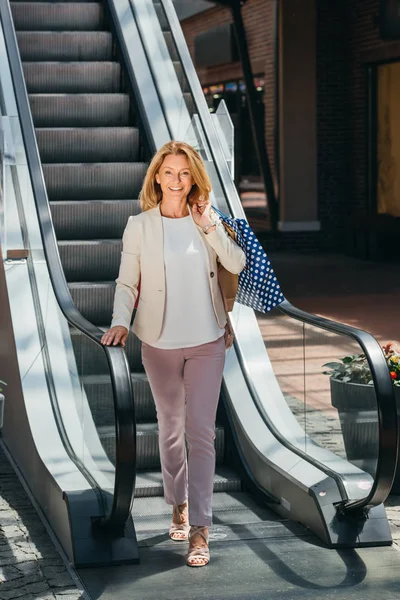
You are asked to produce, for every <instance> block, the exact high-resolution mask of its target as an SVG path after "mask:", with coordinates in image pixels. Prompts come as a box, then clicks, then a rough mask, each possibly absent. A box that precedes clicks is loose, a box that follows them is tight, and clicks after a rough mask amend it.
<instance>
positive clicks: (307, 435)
mask: <svg viewBox="0 0 400 600" xmlns="http://www.w3.org/2000/svg"><path fill="white" fill-rule="evenodd" d="M258 324H259V327H260V332H261V335H262V337H263V340H264V343H265V347H266V350H267V355H268V359H269V361H270V363H271V367H272V371H273V376H274V377H275V379H276V381H277V383H278V385H279V388H280V390H281V396H279V395H277V394H276V393H275V396H274V407H273V408H272V407H271V406H269V405H268V402H269V400H268V398H266V399H265V407H266V410H267V412H268V411H269V414H270V415H272V414H273V419H274V425H275V426H276V427H277V429H278V430H279V433H280V434H281V435H283V436H284V437H285V438H286V439H287V440H288V441H289V442H290V443H291V444H293V445H295V446H296V447H297V448H299V449H300V450H302V451H304V452H305V453H306V454H308V455H309V456H310V457H312V458H313V459H314V460H316V461H317V462H318V463H319V464H321V465H324V466H325V467H328V468H330V469H333V470H334V471H335V472H337V473H338V474H340V475H341V476H342V478H343V480H344V483H345V486H346V488H347V493H348V495H349V497H350V498H352V499H357V498H361V497H364V496H366V495H367V494H368V492H369V491H370V489H371V486H372V483H373V480H374V478H375V473H376V466H377V459H378V445H379V426H378V411H377V401H376V393H375V389H374V386H373V385H372V383H371V374H370V370H369V367H368V365H367V363H366V361H365V357H364V355H363V354H362V349H361V348H360V347H359V345H358V344H357V342H355V341H353V340H351V339H350V338H348V337H347V336H343V335H339V334H336V333H331V332H328V331H325V330H324V329H320V328H318V327H315V326H311V325H308V324H306V323H303V322H301V321H297V320H295V319H292V318H291V317H289V316H286V315H283V314H281V313H279V312H278V311H273V312H271V313H269V314H267V315H264V314H263V315H261V314H259V313H258ZM342 359H344V362H343V360H342ZM351 361H352V362H351ZM265 368H269V367H268V365H265ZM278 405H279V406H278ZM277 409H279V410H277Z"/></svg>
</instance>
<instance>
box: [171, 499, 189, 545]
mask: <svg viewBox="0 0 400 600" xmlns="http://www.w3.org/2000/svg"><path fill="white" fill-rule="evenodd" d="M185 508H187V505H186V506H185ZM172 510H173V512H172V523H171V527H170V528H169V537H170V538H171V540H173V541H174V542H187V540H188V536H189V530H190V525H189V523H175V521H182V513H181V512H180V511H179V506H178V505H177V504H174V507H173V509H172Z"/></svg>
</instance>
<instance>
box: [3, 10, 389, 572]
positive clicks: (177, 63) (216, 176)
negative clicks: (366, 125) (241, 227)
mask: <svg viewBox="0 0 400 600" xmlns="http://www.w3.org/2000/svg"><path fill="white" fill-rule="evenodd" d="M10 9H11V12H10ZM0 15H1V24H2V36H3V37H2V53H1V60H2V63H1V66H2V69H1V86H2V98H1V102H2V103H1V114H2V130H3V131H4V134H5V140H6V152H5V153H4V157H3V163H4V167H3V168H4V169H5V170H4V173H5V175H4V177H3V186H2V187H3V197H4V202H6V203H7V204H6V208H7V210H6V211H5V213H4V214H5V217H4V223H3V230H4V231H6V233H7V232H8V233H9V235H8V236H4V239H3V241H2V251H3V258H4V260H5V263H4V264H5V280H6V282H7V291H8V299H9V303H10V318H11V319H12V323H13V332H14V338H15V340H14V343H15V364H17V363H18V368H19V373H20V379H21V384H20V385H21V393H20V394H19V395H18V393H17V392H16V399H15V402H14V401H13V402H12V403H8V407H7V411H6V425H5V428H4V442H5V444H6V447H7V448H8V451H9V453H10V455H11V457H12V458H13V460H14V461H15V464H16V466H17V467H18V469H19V470H20V472H21V476H22V477H23V478H24V479H25V480H26V482H27V484H28V487H29V488H30V489H31V491H32V493H33V495H34V496H35V498H36V499H37V501H38V503H39V505H40V506H41V507H42V510H43V515H44V517H45V518H46V519H47V521H48V522H49V523H50V524H51V527H52V529H53V530H54V531H55V533H56V535H57V537H58V539H59V540H60V542H61V544H62V546H63V548H64V551H65V552H66V554H67V555H68V557H69V559H70V560H71V561H72V562H74V564H75V565H77V566H78V567H87V566H98V565H112V564H121V563H123V562H137V561H138V558H139V555H138V545H139V547H141V549H142V551H143V549H144V548H151V547H152V546H156V545H157V543H158V542H159V539H160V537H161V538H162V536H163V535H164V533H165V530H166V529H167V528H168V524H169V520H170V507H167V506H166V505H165V503H164V501H163V498H162V493H163V490H162V481H161V472H160V463H159V453H158V437H157V436H158V433H157V424H156V414H155V407H154V402H153V399H152V396H151V392H150V388H149V385H148V382H147V378H146V376H145V374H144V371H143V367H142V365H141V355H140V353H141V349H140V342H139V340H138V339H137V338H136V337H135V336H134V335H133V334H130V336H129V339H128V343H127V346H126V354H125V353H124V351H123V350H122V349H121V348H104V347H102V346H101V344H100V342H99V340H100V337H101V334H102V331H104V329H105V328H107V327H108V326H109V322H110V320H111V313H112V302H113V294H114V280H115V278H116V277H117V274H118V268H119V261H120V252H121V237H122V232H123V230H124V227H125V225H126V222H127V219H128V217H129V216H130V215H134V214H138V212H139V211H140V206H139V201H138V194H139V191H140V188H141V184H142V180H143V177H144V174H145V171H146V166H147V164H148V161H149V160H150V158H151V156H152V154H153V153H154V151H155V150H156V149H157V148H158V147H160V146H161V145H162V144H164V143H165V142H167V141H168V140H169V139H171V138H174V139H182V140H184V141H187V142H189V143H191V144H193V145H194V146H195V147H196V148H197V149H198V150H199V152H200V153H201V154H202V157H203V159H204V161H205V164H206V166H207V169H208V172H209V175H210V178H211V181H212V184H213V197H212V202H213V203H214V204H216V205H217V206H218V208H220V209H221V210H222V211H224V212H226V213H228V214H231V215H233V216H236V217H242V218H243V216H244V214H243V210H242V207H241V204H240V200H239V198H238V195H237V192H236V189H235V187H234V184H233V180H232V172H233V165H232V162H233V158H232V157H233V149H232V144H231V138H230V133H231V129H230V123H229V115H228V114H227V113H226V112H224V107H223V106H222V107H221V109H220V110H219V111H217V115H210V114H209V112H208V109H207V105H206V102H205V99H204V97H203V95H202V91H201V86H200V83H199V81H198V79H197V76H196V74H195V71H194V68H193V64H192V62H191V59H190V55H189V52H188V49H187V46H186V44H185V41H184V38H183V34H182V31H181V29H180V25H179V22H178V20H177V18H176V14H175V12H174V9H173V5H172V2H170V1H169V0H162V1H161V2H154V3H152V2H149V1H148V0H131V1H129V0H108V1H105V2H97V1H92V2H87V1H85V0H82V1H80V2H72V1H71V2H51V1H47V2H36V1H34V0H29V1H22V0H14V1H11V2H10V6H9V5H8V2H5V3H3V4H2V5H1V8H0ZM13 26H14V27H15V31H16V35H14V31H13ZM17 45H18V49H17ZM18 51H19V55H20V59H19V56H18ZM7 77H8V79H7ZM25 86H26V88H25ZM17 274H18V277H17ZM21 291H23V292H24V293H26V297H28V296H29V297H31V307H30V308H29V306H30V305H29V302H28V301H25V304H23V303H22V302H23V301H22V299H21V297H20V292H21ZM28 305H29V306H28ZM24 311H26V313H27V315H28V313H29V315H30V316H31V315H33V316H32V319H33V320H32V323H33V324H34V328H33V326H32V325H31V327H32V331H29V332H27V331H26V328H27V324H26V322H25V321H24V318H22V316H21V315H22V314H23V312H24ZM29 311H30V312H29ZM263 319H264V320H262V321H261V320H259V322H257V320H256V316H255V314H254V312H253V311H252V310H251V309H250V308H247V307H244V306H240V305H236V306H235V309H234V311H233V313H232V321H233V325H234V328H235V331H236V342H235V346H234V348H232V349H231V350H230V351H229V352H228V353H227V362H226V368H225V373H224V383H223V389H222V394H221V402H220V406H219V410H218V415H217V426H216V439H215V444H216V454H217V467H216V475H215V482H214V499H213V505H214V521H215V523H216V525H217V526H216V528H215V530H216V533H215V535H216V536H217V537H216V539H218V531H219V528H218V527H221V529H220V535H221V536H226V527H228V526H229V527H230V531H231V533H232V531H233V532H236V538H235V539H239V540H240V539H242V538H246V536H249V535H250V536H251V535H253V536H254V535H255V536H257V535H258V533H257V532H259V531H261V530H262V528H263V524H265V523H266V522H267V521H268V519H270V515H271V514H272V513H271V512H270V509H273V510H274V511H275V512H276V513H277V514H278V515H280V517H279V521H278V522H279V524H280V526H282V523H283V522H288V523H289V524H290V523H291V525H289V527H292V528H294V530H295V531H296V532H298V533H299V534H300V535H306V533H305V532H306V531H307V530H306V529H305V528H303V527H302V526H297V525H295V523H294V522H295V521H299V522H301V523H303V524H304V526H305V527H307V528H308V529H309V530H311V531H312V532H313V533H315V534H316V535H317V536H319V538H320V539H321V540H322V541H323V542H324V543H325V544H327V545H328V546H329V547H332V548H334V547H358V546H369V545H387V544H390V543H391V535H390V531H389V527H388V523H387V519H386V515H385V511H384V508H383V505H382V502H383V501H384V500H385V498H386V496H387V495H388V493H389V491H390V487H391V484H392V480H393V476H394V472H395V467H396V460H397V416H396V407H395V401H394V397H393V389H392V384H391V380H390V377H389V374H388V371H387V367H386V363H385V361H384V358H383V356H382V353H381V351H380V348H379V345H378V343H377V342H376V341H375V340H374V339H373V338H372V337H371V336H369V335H368V334H366V333H364V332H360V331H358V330H356V329H353V328H350V327H346V326H343V325H340V324H338V323H333V322H329V321H327V320H325V319H322V318H319V317H315V316H314V315H308V314H306V313H304V312H302V311H299V310H297V309H296V308H294V307H293V306H291V305H290V303H289V302H285V303H284V304H283V305H282V306H281V307H280V309H279V312H278V311H275V312H272V313H271V314H269V315H268V316H266V317H265V318H264V317H263ZM260 324H261V326H262V327H263V328H265V331H266V340H267V341H266V345H264V342H263V339H262V337H261V334H260ZM36 329H37V330H38V331H39V339H38V340H37V342H35V341H34V330H36ZM27 333H29V336H28V335H27ZM34 343H37V347H38V348H39V351H38V352H37V354H36V355H35V356H36V358H35V360H34V361H33V363H32V364H33V365H35V367H37V372H36V373H35V379H32V381H31V380H30V374H33V370H32V368H31V367H30V366H29V365H31V363H30V362H29V357H26V356H25V355H26V354H27V353H26V352H25V353H24V351H25V350H26V348H29V349H30V348H31V346H32V348H33V345H34ZM316 349H319V353H318V356H319V355H321V356H323V357H324V358H323V360H322V358H321V365H317V363H316V359H315V356H314V354H313V353H314V352H315V351H316ZM321 349H322V350H323V352H321ZM361 350H362V351H364V352H365V354H366V355H367V358H368V362H369V365H370V369H371V378H372V379H373V382H374V386H373V387H372V390H373V392H374V394H373V406H372V408H371V407H370V406H368V407H366V406H363V405H362V406H361V409H360V410H358V411H357V416H356V418H355V420H354V419H353V421H354V422H355V424H356V425H357V422H358V421H360V419H361V420H362V419H364V421H368V422H369V423H370V429H369V439H368V441H369V447H370V448H371V451H370V454H368V456H367V455H366V453H365V452H364V453H362V455H361V456H360V455H357V456H352V455H351V453H350V451H349V449H348V447H345V446H344V442H343V437H342V436H344V433H343V432H344V431H345V426H346V422H349V421H351V417H352V415H348V414H344V415H343V422H342V423H341V425H342V428H341V426H340V425H338V424H339V420H338V416H337V413H336V412H335V410H334V409H332V406H328V405H327V399H329V398H330V391H329V389H328V388H329V380H328V378H326V377H325V378H324V376H322V379H321V378H320V374H321V372H320V371H321V369H319V367H320V366H322V362H328V360H332V359H333V358H334V357H337V356H340V353H342V354H353V353H356V352H357V351H361ZM288 353H290V360H291V361H292V366H293V364H294V365H295V366H294V369H293V368H291V369H290V371H289V372H287V371H285V362H286V358H287V355H288ZM32 354H34V349H32ZM38 356H39V357H40V361H38V359H37V357H38ZM317 360H318V359H317ZM24 361H26V362H25V363H24ZM22 365H24V366H22ZM14 369H15V365H14ZM318 369H319V371H318ZM293 371H295V372H293ZM0 375H1V374H0ZM0 378H2V377H0ZM39 379H40V380H41V381H42V384H41V385H42V386H43V389H42V392H41V393H43V398H44V397H45V398H46V399H47V400H46V401H44V400H43V402H42V403H41V404H40V405H39V404H38V390H37V387H38V384H37V381H38V380H39ZM293 382H294V383H293ZM362 402H363V401H362ZM39 406H40V409H39ZM321 407H322V408H321ZM343 412H346V411H343ZM361 413H362V415H361ZM366 413H368V414H366ZM21 415H23V416H21ZM360 415H361V417H360ZM346 419H347V421H346ZM357 419H358V421H357ZM21 423H22V424H23V426H22V427H21ZM22 435H23V436H24V438H22V437H21V436H22ZM47 436H48V439H46V438H47ZM22 439H24V440H25V445H24V444H21V440H22ZM132 499H133V503H132ZM288 520H291V521H288ZM282 527H283V526H282ZM297 527H298V528H297ZM224 528H225V529H224ZM235 528H236V529H235ZM296 528H297V529H296ZM228 537H229V536H228ZM221 539H222V538H221ZM230 539H232V538H230Z"/></svg>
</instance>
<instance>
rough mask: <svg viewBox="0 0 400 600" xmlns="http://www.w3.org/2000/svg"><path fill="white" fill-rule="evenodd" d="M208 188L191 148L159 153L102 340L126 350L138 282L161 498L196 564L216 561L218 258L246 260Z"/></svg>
mask: <svg viewBox="0 0 400 600" xmlns="http://www.w3.org/2000/svg"><path fill="white" fill-rule="evenodd" d="M210 191H211V184H210V180H209V178H208V175H207V173H206V170H205V167H204V164H203V161H202V160H201V157H200V155H199V154H198V153H197V152H196V151H195V150H194V149H193V148H192V147H191V146H189V145H188V144H185V143H183V142H174V141H173V142H169V143H168V144H166V145H165V146H163V147H162V148H161V149H160V150H159V151H158V152H157V153H156V155H155V156H154V158H153V160H152V161H151V163H150V166H149V168H148V171H147V174H146V177H145V179H144V183H143V188H142V191H141V194H140V202H141V208H142V212H141V214H139V215H137V216H134V217H130V218H129V221H128V224H127V227H126V229H125V232H124V235H123V250H122V259H121V266H120V271H119V276H118V279H117V280H116V281H117V286H116V291H115V299H114V312H113V320H112V325H111V328H110V329H109V330H108V331H106V332H105V334H104V336H103V338H102V343H103V344H106V345H117V344H122V345H123V346H125V343H126V339H127V337H128V332H129V326H130V321H131V315H132V311H133V308H134V306H135V302H136V300H137V297H138V285H139V281H140V293H139V303H138V308H137V312H136V316H135V320H134V324H133V331H134V332H135V333H136V335H137V336H138V337H139V339H140V340H141V342H142V361H143V365H144V368H145V371H146V374H147V377H148V380H149V384H150V387H151V391H152V394H153V397H154V401H155V405H156V410H157V420H158V429H159V447H160V459H161V469H162V476H163V484H164V497H165V500H166V502H167V503H168V504H172V505H173V515H172V524H171V528H170V532H169V533H170V537H171V538H172V539H173V540H175V541H183V540H189V553H188V557H187V564H188V565H189V566H193V567H201V566H204V565H206V564H208V562H209V560H210V555H209V550H208V527H209V526H210V525H211V522H212V515H211V500H212V492H213V479H214V470H215V448H214V439H215V416H216V411H217V404H218V398H219V393H220V387H221V381H222V372H223V368H224V362H225V340H224V333H225V329H224V328H225V324H226V314H225V309H224V302H223V299H222V296H221V292H220V289H219V286H218V276H217V272H218V269H217V258H218V260H219V261H220V262H221V263H222V265H223V266H224V267H225V268H226V269H227V270H228V271H231V272H232V273H239V272H240V271H241V270H242V269H243V268H244V266H245V262H246V259H245V255H244V253H243V251H242V250H241V248H239V246H238V245H237V244H236V243H235V242H234V241H233V240H232V239H231V238H230V237H229V236H228V235H227V233H226V231H225V229H224V227H223V225H222V223H221V222H220V220H219V218H218V216H217V215H216V213H215V212H214V211H212V209H211V205H210V202H209V194H210ZM185 434H186V442H187V446H188V459H187V458H186V446H185Z"/></svg>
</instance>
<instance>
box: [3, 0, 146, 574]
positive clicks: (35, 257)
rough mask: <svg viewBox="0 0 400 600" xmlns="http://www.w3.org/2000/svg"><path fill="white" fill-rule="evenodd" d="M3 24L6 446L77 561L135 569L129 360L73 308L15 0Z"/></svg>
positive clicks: (6, 4) (133, 433) (133, 440)
mask: <svg viewBox="0 0 400 600" xmlns="http://www.w3.org/2000/svg"><path fill="white" fill-rule="evenodd" d="M20 8H22V9H23V8H24V7H23V6H21V7H20ZM0 18H1V27H2V31H1V64H2V74H1V82H0V83H1V87H2V94H1V100H2V106H1V113H2V129H3V131H4V134H5V142H6V152H5V160H4V173H5V175H4V186H3V198H4V202H6V203H7V204H6V206H5V211H4V215H5V217H4V236H3V239H2V251H3V257H4V259H5V265H4V266H5V276H6V281H7V288H8V296H9V300H10V307H11V316H12V320H13V331H14V339H15V345H16V352H17V357H18V364H19V372H20V379H21V385H22V391H23V395H22V394H21V396H20V397H18V395H16V397H15V398H13V402H12V403H11V402H10V403H8V405H7V407H6V419H5V427H4V432H3V433H4V440H5V443H6V445H7V447H8V449H9V451H10V453H11V455H12V457H13V459H14V461H15V463H16V465H17V467H18V468H19V470H20V472H21V474H22V476H23V477H24V479H25V481H26V483H27V485H28V487H29V488H30V490H31V492H32V493H33V495H34V496H35V497H36V499H37V501H38V503H39V505H40V506H41V508H42V511H43V513H44V515H45V518H47V520H48V521H49V522H50V523H51V526H52V529H53V530H54V532H55V533H56V535H57V537H58V539H59V541H60V543H61V545H62V547H63V548H64V550H65V552H66V554H67V555H68V557H69V559H70V560H71V561H73V562H74V563H75V564H78V565H93V564H110V563H113V562H118V563H120V562H124V561H128V562H135V561H137V560H138V551H137V544H136V538H135V533H134V528H133V525H132V522H131V519H130V508H131V503H132V497H133V490H134V486H135V474H136V425H135V414H134V401H133V400H134V399H133V388H132V381H131V374H130V369H129V366H128V363H127V359H126V355H125V353H124V351H123V349H122V348H117V347H112V348H108V347H104V346H103V345H102V344H101V343H100V339H101V336H102V333H103V332H102V331H101V329H99V327H97V326H96V325H93V324H92V323H91V322H90V321H89V320H88V319H87V318H85V317H84V316H82V314H81V313H80V312H79V311H78V310H77V308H76V306H75V304H74V302H73V300H72V298H71V292H70V289H69V287H68V285H67V282H66V279H65V275H64V271H63V268H62V264H61V261H60V256H59V250H58V247H57V240H56V237H55V233H54V227H53V218H52V213H51V210H50V205H49V200H48V196H47V191H46V185H45V181H44V176H43V169H42V164H41V160H40V157H39V151H38V145H37V138H36V137H35V130H34V126H33V122H32V117H31V111H30V107H29V101H28V94H27V89H26V85H25V79H24V73H23V69H22V64H21V60H20V55H19V51H18V45H17V38H16V35H15V31H14V25H13V17H12V14H11V9H10V4H9V2H8V1H6V2H2V3H1V6H0ZM20 37H23V36H20ZM35 47H36V49H37V46H35ZM25 76H26V73H25ZM60 98H61V99H62V96H61V95H60ZM46 110H48V108H47V109H46ZM39 136H40V132H39ZM11 250H18V251H20V250H22V251H23V252H25V254H24V256H25V257H26V260H25V259H23V260H19V261H18V260H17V261H14V262H13V258H12V257H13V253H12V252H11ZM14 256H16V255H15V254H14ZM20 256H22V255H20ZM27 328H29V329H27ZM78 338H79V343H77V339H78ZM93 360H95V361H97V363H98V364H100V365H101V366H102V369H103V371H104V373H106V379H107V382H106V386H105V387H106V388H107V390H106V392H104V391H103V396H102V397H100V398H99V397H98V396H97V399H98V401H99V402H101V404H102V409H103V411H104V410H106V411H107V412H108V413H110V415H112V416H110V418H111V419H112V425H113V430H114V433H113V439H115V445H114V447H113V448H112V451H111V452H108V453H107V452H106V449H105V445H104V441H103V440H100V438H99V432H98V427H97V423H95V421H94V419H93V415H92V411H91V408H90V399H91V397H93V389H92V388H93V385H94V384H96V383H97V381H96V379H98V375H97V374H96V373H92V372H90V369H88V365H89V364H91V361H92V362H93ZM95 387H96V386H95ZM103 387H104V386H103ZM96 393H98V392H96ZM95 399H96V398H95ZM110 455H113V456H114V457H115V459H114V461H112V460H111V458H110Z"/></svg>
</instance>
